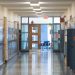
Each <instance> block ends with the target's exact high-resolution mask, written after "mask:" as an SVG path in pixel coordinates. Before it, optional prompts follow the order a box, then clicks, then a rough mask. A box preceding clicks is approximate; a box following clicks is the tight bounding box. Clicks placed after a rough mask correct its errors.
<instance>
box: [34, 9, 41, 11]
mask: <svg viewBox="0 0 75 75" xmlns="http://www.w3.org/2000/svg"><path fill="white" fill-rule="evenodd" d="M33 10H34V11H40V10H41V9H33Z"/></svg>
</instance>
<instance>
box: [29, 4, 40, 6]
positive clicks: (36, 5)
mask: <svg viewBox="0 0 75 75" xmlns="http://www.w3.org/2000/svg"><path fill="white" fill-rule="evenodd" d="M30 6H40V4H39V3H37V4H31V3H30Z"/></svg>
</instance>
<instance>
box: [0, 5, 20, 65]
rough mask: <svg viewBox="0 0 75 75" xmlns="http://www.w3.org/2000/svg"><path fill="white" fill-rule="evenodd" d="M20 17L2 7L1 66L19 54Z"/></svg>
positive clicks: (0, 22) (0, 28)
mask: <svg viewBox="0 0 75 75" xmlns="http://www.w3.org/2000/svg"><path fill="white" fill-rule="evenodd" d="M19 24H20V16H18V15H17V14H14V13H13V12H12V11H9V10H8V9H7V8H6V7H2V6H0V65H1V64H3V63H5V62H7V61H8V60H9V59H10V58H12V57H13V56H14V55H15V54H16V53H18V39H17V38H18V31H19Z"/></svg>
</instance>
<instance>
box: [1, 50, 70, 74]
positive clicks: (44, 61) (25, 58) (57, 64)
mask: <svg viewBox="0 0 75 75" xmlns="http://www.w3.org/2000/svg"><path fill="white" fill-rule="evenodd" d="M61 59H62V60H61ZM63 71H64V62H63V55H62V54H57V53H56V54H55V53H52V51H51V50H46V49H44V50H34V51H30V52H29V53H23V54H21V55H20V56H18V57H15V58H13V59H12V60H10V61H9V62H8V63H7V64H5V65H3V67H2V68H1V69H0V75H64V72H63ZM65 74H66V73H65ZM66 75H67V74H66ZM68 75H69V74H68Z"/></svg>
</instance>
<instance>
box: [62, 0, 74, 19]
mask: <svg viewBox="0 0 75 75" xmlns="http://www.w3.org/2000/svg"><path fill="white" fill-rule="evenodd" d="M63 16H66V20H70V16H72V17H73V18H74V17H75V1H73V2H72V5H71V6H70V7H69V8H68V9H67V11H66V12H65V13H64V14H63Z"/></svg>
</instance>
